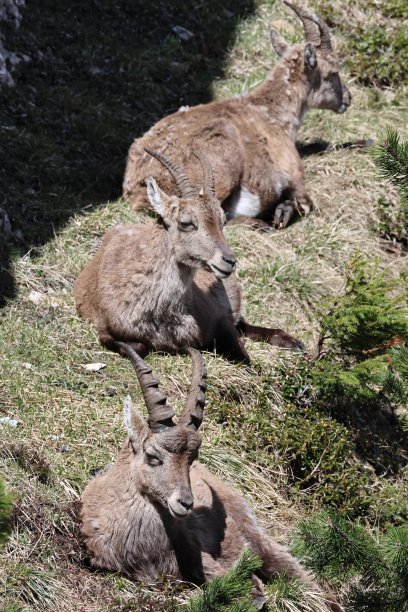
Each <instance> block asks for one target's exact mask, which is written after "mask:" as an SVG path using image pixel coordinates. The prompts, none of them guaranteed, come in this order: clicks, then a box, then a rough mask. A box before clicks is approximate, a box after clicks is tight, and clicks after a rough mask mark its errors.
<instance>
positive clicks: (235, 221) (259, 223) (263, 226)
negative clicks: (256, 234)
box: [228, 215, 274, 233]
mask: <svg viewBox="0 0 408 612" xmlns="http://www.w3.org/2000/svg"><path fill="white" fill-rule="evenodd" d="M228 225H247V226H249V227H252V229H255V230H259V231H260V232H265V233H269V232H273V231H274V228H273V227H272V226H271V225H269V223H267V222H266V221H263V220H262V219H258V218H257V217H249V216H247V215H238V217H233V218H232V219H230V220H229V221H228Z"/></svg>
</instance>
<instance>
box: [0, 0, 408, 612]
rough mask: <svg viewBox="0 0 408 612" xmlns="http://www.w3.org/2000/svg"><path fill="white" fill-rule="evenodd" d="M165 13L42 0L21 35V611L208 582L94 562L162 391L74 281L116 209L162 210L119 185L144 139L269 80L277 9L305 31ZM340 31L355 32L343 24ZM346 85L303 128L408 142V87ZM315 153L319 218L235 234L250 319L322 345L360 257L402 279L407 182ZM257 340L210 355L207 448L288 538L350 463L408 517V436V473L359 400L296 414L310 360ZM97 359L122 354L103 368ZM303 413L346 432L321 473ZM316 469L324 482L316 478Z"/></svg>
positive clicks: (11, 555)
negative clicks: (397, 241)
mask: <svg viewBox="0 0 408 612" xmlns="http://www.w3.org/2000/svg"><path fill="white" fill-rule="evenodd" d="M344 4H345V3H344ZM333 6H334V7H335V8H336V7H339V9H340V8H341V7H342V6H343V4H342V3H341V2H336V3H335V4H334V5H333ZM193 9H194V10H193ZM162 10H163V9H162V5H161V4H159V3H155V2H153V3H150V4H149V6H147V5H144V4H143V6H141V5H139V4H137V5H136V4H132V3H129V2H127V1H125V2H121V3H119V2H118V1H114V0H109V2H104V3H102V2H99V1H96V2H94V3H92V4H91V5H89V6H88V5H85V4H83V3H79V2H74V3H72V2H71V3H68V4H67V6H65V7H60V8H59V10H58V12H57V11H56V10H55V7H54V5H53V3H49V2H46V0H42V1H40V0H37V2H33V3H31V4H30V6H29V7H27V8H26V9H25V11H24V18H23V24H22V26H21V28H20V30H19V32H18V34H17V36H16V39H15V45H16V47H18V48H19V49H20V50H22V51H25V52H27V53H28V54H29V55H30V56H31V57H32V62H31V64H30V65H27V66H26V65H22V66H21V67H20V72H19V73H17V74H16V75H15V77H16V81H17V87H16V88H15V89H14V90H12V91H4V92H2V94H1V95H2V106H1V108H2V122H1V130H2V138H1V140H0V150H1V151H2V152H3V153H4V154H6V152H7V154H6V155H4V157H5V159H6V164H5V166H4V168H3V169H2V174H1V176H2V177H7V181H5V186H4V194H5V196H4V197H5V204H4V206H5V208H6V209H7V210H8V212H9V216H10V219H11V223H12V227H13V229H14V230H15V229H21V231H22V234H23V242H19V240H18V239H17V238H16V239H15V242H14V244H13V245H11V246H7V247H5V246H4V245H3V247H2V249H3V251H2V256H3V262H4V265H7V266H8V267H9V268H11V271H12V273H11V274H10V273H7V274H6V273H3V276H2V277H1V281H2V284H1V287H2V291H3V298H4V300H5V298H6V297H7V296H9V297H10V298H12V299H10V300H9V301H8V303H7V305H6V307H5V308H3V310H1V311H0V340H1V346H2V351H1V354H0V398H1V400H0V416H10V417H12V418H15V419H17V420H18V422H19V423H18V425H17V427H16V428H13V427H8V426H7V425H4V424H0V427H1V432H0V435H1V440H2V448H1V449H0V462H1V472H2V474H3V476H4V479H5V481H6V483H7V485H8V488H9V490H10V491H11V492H12V494H13V497H14V500H15V509H14V530H13V533H12V535H11V537H10V540H9V542H8V545H7V548H6V549H5V551H4V554H3V560H2V561H1V565H0V598H1V599H2V601H4V604H2V605H3V606H4V609H5V610H6V609H8V610H12V609H15V610H17V609H23V610H32V609H43V608H47V607H48V609H58V610H62V611H64V610H72V609H78V610H79V609H84V610H87V611H88V610H89V611H91V610H98V611H102V610H106V611H114V610H123V609H125V610H130V609H138V610H163V611H164V610H166V611H169V610H171V609H173V608H174V609H176V608H177V607H178V606H179V605H180V603H182V602H184V601H186V600H187V598H188V597H189V595H190V594H191V590H189V589H188V588H186V587H185V586H183V585H174V584H173V583H167V582H165V581H164V582H163V584H159V585H156V586H154V587H153V586H150V585H135V584H133V583H130V582H129V581H128V580H126V579H125V578H123V577H120V576H113V575H110V574H104V573H103V572H100V573H98V572H91V571H90V570H89V568H88V567H87V566H86V563H85V560H84V558H83V552H82V550H81V547H80V545H79V543H78V541H77V535H78V525H77V519H76V504H77V499H78V496H79V495H80V492H81V491H82V489H83V487H84V485H85V483H86V482H87V480H88V479H89V478H90V476H91V474H92V473H93V471H94V470H95V469H97V468H98V467H101V466H103V465H104V464H105V463H107V462H108V461H110V460H111V459H112V458H113V457H114V456H115V453H116V450H117V448H118V445H119V444H120V442H121V440H122V439H123V437H124V429H123V426H122V402H123V398H124V396H125V395H126V394H128V393H131V395H132V397H133V399H134V402H135V403H136V404H137V406H138V407H141V406H142V401H141V394H140V391H139V389H138V386H137V384H136V381H135V378H134V374H133V371H132V368H131V367H130V366H129V364H128V363H127V362H126V361H125V360H123V359H121V358H119V357H118V356H116V355H113V354H111V353H108V352H106V351H104V350H102V348H101V347H100V346H99V345H98V342H97V336H96V333H95V330H94V329H93V328H92V326H90V325H89V324H87V323H86V322H84V321H83V320H81V319H80V318H79V317H78V316H77V314H76V312H75V308H74V303H73V297H72V285H73V282H74V280H75V278H76V276H77V275H78V273H79V271H80V270H81V269H82V267H83V265H84V264H85V262H86V261H87V260H88V259H89V257H90V254H91V253H92V252H93V251H94V250H95V249H96V248H97V245H98V241H99V239H100V237H101V236H102V235H103V233H104V232H105V230H106V229H107V228H108V227H109V226H110V225H112V224H114V223H119V222H129V221H139V220H148V215H146V214H144V213H140V214H137V215H136V214H135V213H134V211H132V210H131V209H130V207H129V206H128V205H127V204H126V202H123V201H121V200H119V199H118V196H119V194H120V187H121V185H120V184H121V179H122V176H123V170H124V159H125V155H126V151H127V148H128V146H129V145H130V143H131V141H132V139H133V137H134V136H136V135H138V134H141V133H143V131H144V130H145V129H146V128H147V127H148V126H149V125H151V124H152V123H153V122H154V121H155V120H156V119H158V118H159V117H160V116H162V115H164V114H166V113H168V112H170V111H172V110H174V109H175V108H177V107H178V106H180V105H181V104H186V103H189V104H193V103H197V102H200V101H206V100H208V99H210V98H211V96H216V97H225V96H227V95H232V94H234V93H236V92H240V91H243V90H245V89H247V88H248V87H249V86H252V85H254V84H255V83H256V82H258V81H259V80H260V79H261V78H263V76H264V75H265V74H266V72H267V70H268V69H269V68H270V67H271V66H272V65H273V64H274V62H275V61H276V58H275V57H274V55H273V52H272V50H271V49H270V45H269V41H268V27H269V25H270V24H272V23H275V22H279V27H280V29H281V30H282V31H284V33H285V34H286V36H287V37H288V39H290V40H298V39H299V38H300V31H301V30H300V28H299V25H298V23H297V22H296V19H295V18H294V17H293V16H292V15H291V13H290V12H289V11H288V10H287V9H286V8H285V7H283V6H281V5H278V3H276V4H275V3H274V2H270V1H262V0H257V2H250V1H249V0H248V1H242V2H239V3H235V2H223V3H222V4H221V3H220V2H219V1H218V0H211V2H208V3H199V2H197V1H193V0H191V2H187V3H185V2H178V1H176V2H174V3H171V6H167V7H166V9H165V11H164V14H163V13H162ZM333 10H334V9H333ZM40 17H41V18H40ZM173 25H182V26H183V27H186V28H187V29H189V30H191V31H193V32H194V34H195V36H194V38H193V39H192V40H191V41H190V42H181V41H180V40H179V39H178V38H177V37H176V36H175V35H174V34H173V33H172V31H171V28H172V26H173ZM336 33H337V31H336ZM39 40H40V41H41V43H40V44H39V42H38V41H39ZM336 42H338V43H341V44H342V45H346V44H348V39H347V38H346V37H343V34H342V32H341V30H338V38H337V37H336ZM38 46H40V51H41V54H42V55H39V54H38V53H37V51H36V49H37V48H38ZM198 75H199V78H198ZM345 81H346V82H347V84H348V86H350V88H351V91H352V94H353V105H352V107H351V108H350V110H349V111H348V112H347V113H346V114H345V115H342V116H337V115H334V114H333V113H328V112H312V113H310V115H308V117H307V118H306V122H305V125H304V127H303V128H302V131H301V133H300V137H301V139H302V140H303V141H315V140H319V139H320V140H326V141H328V142H330V143H341V142H344V141H350V140H355V139H357V138H368V137H371V138H374V139H375V138H377V136H378V135H380V134H382V133H383V132H384V130H385V128H386V127H387V126H388V125H394V126H397V127H398V128H399V129H400V130H401V135H402V137H403V138H405V139H406V138H407V135H408V133H407V128H406V127H405V126H407V125H408V121H407V119H408V107H407V103H406V98H404V96H403V91H404V90H403V89H402V88H396V87H394V88H390V89H387V90H382V91H377V90H375V89H372V88H368V87H365V86H364V85H362V84H359V83H357V82H356V81H355V79H354V77H351V76H350V74H349V73H347V72H346V73H345ZM397 102H398V104H397ZM304 164H305V171H306V180H307V184H308V188H309V191H310V193H311V196H312V197H313V199H314V201H315V204H316V208H315V211H314V212H313V213H312V215H311V216H310V217H309V218H308V219H306V220H301V221H299V222H297V223H295V224H293V225H292V226H290V227H289V228H288V229H287V230H285V231H281V232H275V233H272V234H268V235H265V234H261V233H257V232H254V231H252V230H251V229H249V228H246V227H243V226H242V227H239V226H231V227H227V228H226V235H227V238H228V241H229V242H230V243H231V245H232V247H233V249H234V250H235V252H236V254H237V256H238V258H239V271H238V273H239V277H240V281H241V285H242V289H243V295H244V310H245V314H246V316H247V318H248V319H250V320H251V321H252V322H254V323H264V324H266V323H268V324H270V325H273V326H276V327H281V328H283V329H286V330H288V331H290V332H291V333H293V334H296V335H298V336H299V337H301V338H302V339H303V340H304V341H305V342H306V344H307V348H308V350H309V352H311V353H312V352H313V351H314V350H315V345H316V342H317V339H318V334H319V328H318V313H317V310H318V309H317V307H318V305H319V304H320V303H321V302H322V301H323V300H325V299H326V298H329V297H330V296H333V295H336V294H337V293H338V292H339V291H341V289H342V288H343V287H344V282H345V274H346V264H347V262H348V261H349V259H350V257H351V256H352V255H353V254H354V253H355V252H356V251H357V250H359V251H360V252H361V253H362V254H363V255H365V256H366V257H368V258H369V259H371V258H374V257H375V258H378V259H379V261H380V267H381V269H383V270H385V271H386V273H387V274H389V275H391V276H395V277H397V275H398V273H399V272H400V271H402V270H404V268H406V257H404V256H403V255H402V254H393V253H391V252H388V251H387V250H385V249H384V248H383V246H384V245H383V243H382V242H381V241H380V239H379V238H378V235H377V234H376V232H375V231H374V230H373V228H374V227H375V225H376V224H377V223H378V217H377V202H378V199H379V198H380V197H384V198H386V199H387V201H391V202H392V201H393V200H395V201H397V194H396V191H395V189H394V187H392V186H390V185H389V184H388V183H386V182H381V181H380V180H379V179H378V176H377V171H376V168H375V166H374V162H373V160H372V158H371V157H370V155H369V154H368V153H367V151H365V150H358V149H343V150H336V151H332V152H330V153H327V154H322V155H314V156H308V157H306V158H305V159H304ZM248 350H249V352H250V355H251V359H252V365H251V367H250V368H245V367H242V366H235V365H232V364H229V363H227V362H226V361H224V360H223V359H221V358H220V357H218V356H216V355H213V354H208V355H206V362H207V366H208V371H209V389H208V393H207V395H208V402H207V408H206V417H205V419H204V424H203V436H204V445H203V449H202V453H201V456H202V460H203V461H204V462H205V463H207V464H208V465H209V466H210V467H211V469H213V470H214V471H216V472H217V473H218V474H220V475H222V477H223V478H225V479H227V480H229V481H230V482H232V483H233V484H235V486H237V487H238V488H239V489H240V490H241V491H242V492H243V493H244V494H245V495H246V496H247V497H248V499H249V501H250V502H251V504H252V506H253V507H254V508H255V510H256V513H257V515H258V516H259V519H260V521H261V523H262V525H263V526H264V527H265V528H267V529H268V530H269V531H270V533H272V534H273V535H274V537H276V538H277V539H278V540H279V541H281V542H287V541H288V540H289V538H290V532H291V529H292V527H293V526H294V525H295V524H296V522H297V521H298V520H299V518H301V517H304V516H305V515H306V514H307V513H308V512H310V510H312V509H318V508H320V507H321V506H325V504H327V503H335V504H337V503H338V502H330V500H328V499H327V498H324V497H322V495H321V494H322V492H324V491H325V487H326V483H327V481H328V480H330V479H331V478H333V477H335V478H340V477H341V475H342V470H343V467H344V461H346V463H347V466H348V468H350V469H351V468H352V467H353V469H355V472H356V473H358V474H362V475H363V476H364V482H365V483H366V484H365V487H366V488H364V495H367V499H368V501H367V503H368V504H369V506H370V508H371V510H370V512H368V513H367V512H366V513H362V514H363V515H364V518H363V519H362V520H364V521H366V522H367V523H368V524H369V525H375V524H377V523H381V522H384V517H381V516H379V515H380V514H381V513H383V512H385V509H386V512H387V517H386V521H387V522H388V523H391V524H392V522H393V521H395V522H396V523H400V522H401V521H403V520H404V516H406V499H407V491H408V474H407V467H406V455H407V449H406V448H405V449H401V462H400V466H399V467H398V469H397V470H394V471H392V472H385V473H381V474H376V473H375V471H374V470H373V469H372V467H371V466H370V464H369V462H367V459H366V455H365V454H364V453H363V452H359V451H360V450H361V448H360V446H359V445H358V444H357V443H358V442H359V440H365V441H367V440H369V439H370V431H371V429H370V423H369V419H368V417H367V419H366V420H364V419H363V420H362V421H359V422H356V417H355V415H354V420H353V418H352V417H353V415H348V414H346V415H344V419H343V420H341V419H340V418H339V417H338V416H337V418H336V417H335V416H334V415H330V414H325V415H316V414H315V413H314V411H313V410H312V409H305V412H304V414H294V412H293V407H290V406H288V405H287V400H286V399H285V397H284V387H285V385H286V384H287V383H288V381H291V379H293V377H295V376H298V375H299V374H298V373H299V369H298V360H299V357H298V356H296V355H293V354H291V353H286V352H279V351H277V350H275V349H272V348H271V347H269V346H267V345H262V344H255V343H252V342H250V341H249V342H248ZM92 362H102V363H104V364H105V367H104V368H103V369H101V370H100V371H98V372H89V371H87V370H85V369H84V368H83V364H87V363H92ZM149 363H151V364H152V366H153V369H154V371H155V373H157V375H158V377H159V378H161V379H162V380H163V388H165V389H166V390H167V391H168V393H169V396H170V397H171V398H172V400H173V401H174V403H175V405H176V407H178V408H180V407H181V404H182V401H183V394H184V393H185V390H186V389H187V388H188V380H189V373H190V364H189V361H188V359H186V358H185V357H172V356H169V355H162V354H155V355H151V356H150V357H149ZM308 411H309V412H308ZM374 413H375V411H374ZM400 416H401V418H403V416H404V415H403V414H401V415H400ZM302 419H304V420H303V421H302ZM300 423H302V424H303V427H304V429H305V430H307V428H308V425H309V424H310V423H312V424H314V425H313V427H314V429H313V431H315V432H317V433H315V438H314V439H313V440H312V441H311V443H314V442H315V441H316V439H319V436H321V435H322V434H321V432H322V431H323V433H324V435H327V439H330V435H334V436H335V439H336V441H337V444H338V445H340V447H341V448H340V451H341V452H340V451H339V454H338V455H337V456H334V457H332V458H331V462H329V461H327V464H324V462H323V464H324V465H322V464H320V466H319V468H318V469H317V470H316V471H314V472H313V470H314V469H315V467H316V463H317V461H314V455H313V454H307V455H306V456H305V457H303V455H301V456H302V459H303V464H302V465H301V466H300V467H299V464H298V463H296V462H295V461H294V459H293V457H294V456H295V455H296V453H300V454H301V449H302V440H301V439H298V438H296V436H295V435H294V433H293V432H300V431H301V428H300V427H299V425H300ZM379 423H380V424H379V430H378V432H377V433H376V436H377V437H376V440H377V439H378V440H379V441H381V440H382V442H381V443H382V444H383V445H385V446H386V448H391V447H392V438H393V435H394V434H393V431H392V429H391V425H390V421H388V420H387V419H383V420H379ZM319 427H321V429H319ZM381 428H382V429H381ZM357 431H358V435H359V436H360V438H358V436H357ZM242 432H245V440H244V441H243V440H242ZM291 432H292V433H291ZM319 432H320V433H319ZM333 432H334V433H333ZM339 432H341V435H342V436H344V443H343V446H341V444H340V433H339ZM384 433H385V434H386V435H382V434H384ZM323 439H324V440H325V439H326V438H323ZM268 440H269V442H268ZM303 442H304V440H303ZM367 444H368V442H367ZM295 445H297V446H296V448H295ZM336 448H337V447H336ZM299 449H300V450H299ZM319 449H320V447H319V448H318V449H317V451H316V452H318V451H319ZM383 450H384V449H383ZM384 452H385V451H384ZM342 453H343V454H342ZM320 454H321V453H320ZM329 463H330V464H329ZM328 464H329V465H328ZM404 466H405V467H404ZM295 468H296V469H297V468H299V469H300V470H302V469H303V471H302V472H301V474H300V472H297V471H296V469H295ZM311 472H313V476H314V477H315V479H314V480H313V481H312V479H310V480H307V482H306V483H304V486H302V487H299V486H298V485H299V481H301V480H302V479H305V478H307V475H308V474H310V473H311ZM319 483H320V484H319ZM308 485H309V486H308ZM310 485H313V486H310ZM353 491H354V489H352V491H351V492H349V493H347V492H346V493H345V496H346V497H345V499H344V503H345V505H346V506H347V504H348V503H351V502H353V503H354V498H355V496H354V492H355V491H354V492H353ZM10 568H11V569H10ZM295 588H296V587H295V586H293V588H292V590H293V589H295ZM276 592H278V595H277V594H276ZM295 595H296V594H295ZM295 595H294V594H293V593H289V594H288V598H289V599H288V601H289V602H290V601H292V602H294V601H295V603H292V604H290V603H289V604H286V603H285V601H286V600H285V599H284V596H283V595H282V591H281V590H279V589H278V591H276V589H275V592H274V589H273V587H271V591H270V602H271V607H272V609H277V610H278V609H291V610H293V611H297V612H299V611H300V610H303V609H304V610H307V609H309V608H307V607H305V605H303V604H301V603H300V602H301V601H302V596H301V594H298V595H296V596H295ZM278 597H279V598H281V599H282V598H283V600H282V601H283V603H282V601H280V600H279V601H278ZM274 598H275V599H274ZM296 598H297V599H296ZM309 600H310V603H311V606H310V607H311V608H312V609H319V607H318V606H319V605H320V604H319V602H316V605H315V608H313V606H312V603H313V600H312V598H311V596H310V597H309ZM296 601H297V603H296ZM272 602H273V603H272ZM281 604H282V605H281ZM290 605H292V607H290ZM302 605H303V607H302ZM121 606H123V607H121ZM285 606H287V607H286V608H285Z"/></svg>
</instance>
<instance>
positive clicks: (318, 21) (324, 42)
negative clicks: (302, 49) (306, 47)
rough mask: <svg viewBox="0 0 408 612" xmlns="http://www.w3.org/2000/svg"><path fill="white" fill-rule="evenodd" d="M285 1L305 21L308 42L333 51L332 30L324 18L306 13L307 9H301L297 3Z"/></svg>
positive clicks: (323, 49) (324, 49)
mask: <svg viewBox="0 0 408 612" xmlns="http://www.w3.org/2000/svg"><path fill="white" fill-rule="evenodd" d="M283 1H284V3H285V4H286V5H287V6H288V7H289V8H291V9H292V11H294V12H295V13H296V15H297V16H298V17H299V19H300V20H301V22H302V23H303V28H304V30H305V36H306V42H310V43H313V44H314V45H316V46H317V47H320V49H321V50H322V51H327V52H328V51H332V50H333V47H332V44H331V40H330V30H329V28H328V25H327V23H326V22H325V21H324V19H322V18H321V17H318V16H317V15H310V14H309V13H305V11H303V10H302V9H300V8H299V7H298V6H296V5H295V4H292V3H291V2H288V1H287V0H283ZM315 25H317V27H318V28H319V31H317V30H316V28H315Z"/></svg>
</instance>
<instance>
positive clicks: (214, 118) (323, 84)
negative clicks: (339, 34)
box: [123, 30, 351, 227]
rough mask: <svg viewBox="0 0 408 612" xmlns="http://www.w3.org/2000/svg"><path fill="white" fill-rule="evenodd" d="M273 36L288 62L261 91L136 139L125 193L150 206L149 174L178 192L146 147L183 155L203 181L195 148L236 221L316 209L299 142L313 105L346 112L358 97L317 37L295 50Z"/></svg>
mask: <svg viewBox="0 0 408 612" xmlns="http://www.w3.org/2000/svg"><path fill="white" fill-rule="evenodd" d="M271 40H272V44H273V46H274V48H275V50H276V51H277V52H278V54H279V55H281V59H280V61H279V62H278V64H277V65H276V66H275V67H274V69H273V70H272V71H271V72H270V74H269V75H268V77H267V78H266V80H265V81H264V82H263V83H262V84H261V85H259V86H258V87H257V88H256V89H254V91H252V92H251V93H249V94H244V95H241V96H237V97H234V98H229V99H226V100H221V101H216V102H211V103H209V104H202V105H199V106H195V107H193V108H190V109H188V108H187V109H186V108H183V109H180V110H179V111H178V112H176V113H174V114H172V115H169V116H168V117H165V118H164V119H162V120H161V121H159V122H158V123H157V124H156V125H154V126H153V127H152V128H151V129H150V130H149V131H148V132H147V133H146V134H145V135H144V136H142V137H141V138H137V139H136V140H135V141H134V143H133V144H132V146H131V148H130V150H129V155H128V160H127V166H126V172H125V177H124V183H123V193H124V197H125V198H127V199H128V200H130V202H132V203H133V204H134V205H135V206H136V207H138V208H142V207H148V206H149V202H148V200H147V198H146V192H145V184H146V178H147V177H148V176H149V175H153V176H155V177H156V178H157V179H160V182H162V181H163V183H161V184H162V185H163V188H164V189H165V190H166V191H167V192H168V193H174V184H172V182H171V180H170V179H169V177H168V176H165V173H164V172H163V169H162V168H161V167H160V166H159V164H158V162H157V161H155V160H152V159H151V158H149V156H147V155H146V154H145V153H144V147H145V146H149V147H153V148H154V149H156V150H158V151H161V152H163V153H166V154H167V155H169V156H171V157H172V158H174V159H175V160H177V161H178V162H179V163H181V164H182V165H183V166H184V167H185V168H187V169H188V171H189V173H190V175H191V177H192V179H193V182H195V183H197V179H198V176H199V167H198V164H197V163H196V160H195V159H194V157H193V156H192V155H191V153H190V150H191V147H192V146H194V147H197V148H199V149H201V150H202V151H203V152H204V153H205V154H206V155H207V157H208V158H209V159H210V161H211V164H212V166H213V168H214V172H215V175H216V193H217V197H218V199H219V200H220V201H221V203H222V206H223V208H224V210H225V211H226V213H227V216H228V218H229V219H232V218H235V217H238V218H244V219H245V218H248V217H257V216H262V215H264V216H265V213H267V212H268V211H270V212H272V211H273V210H274V209H276V210H275V217H274V221H275V226H276V227H278V226H285V225H286V224H287V223H288V221H289V219H290V217H291V216H292V214H293V211H294V210H297V211H298V212H300V213H303V214H305V215H307V214H308V213H309V212H310V210H311V209H312V206H313V203H312V200H311V198H310V196H309V195H308V193H307V191H306V188H305V184H304V178H303V166H302V162H301V159H300V156H299V154H298V151H297V150H296V146H295V140H296V136H297V133H298V130H299V128H300V126H301V124H302V121H303V118H304V116H305V114H306V112H307V111H308V109H309V108H320V109H331V110H333V111H335V112H340V113H341V112H344V111H345V110H346V109H347V107H348V106H349V104H350V101H351V96H350V93H349V91H348V90H347V88H346V87H345V86H343V85H342V83H341V81H340V77H339V67H338V63H337V58H336V57H335V55H334V53H333V52H332V51H327V50H324V51H322V50H321V49H320V47H319V45H315V44H312V43H310V42H309V43H307V44H306V45H304V44H296V45H293V46H291V47H290V46H289V45H287V43H286V42H285V41H284V39H283V38H282V37H281V36H280V35H279V34H278V32H276V31H275V30H273V31H272V32H271ZM248 194H249V195H248ZM279 202H280V204H279V205H278V203H279ZM277 205H278V206H277ZM276 207H277V208H276Z"/></svg>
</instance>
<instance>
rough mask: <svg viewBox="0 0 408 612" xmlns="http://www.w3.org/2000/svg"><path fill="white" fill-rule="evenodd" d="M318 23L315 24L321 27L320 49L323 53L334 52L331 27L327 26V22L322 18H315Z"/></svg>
mask: <svg viewBox="0 0 408 612" xmlns="http://www.w3.org/2000/svg"><path fill="white" fill-rule="evenodd" d="M315 19H316V21H315V23H317V25H318V26H319V30H320V41H321V42H320V48H321V50H322V51H333V47H332V44H331V39H330V30H329V26H328V25H327V23H326V22H325V20H324V19H322V18H321V17H316V18H315Z"/></svg>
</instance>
